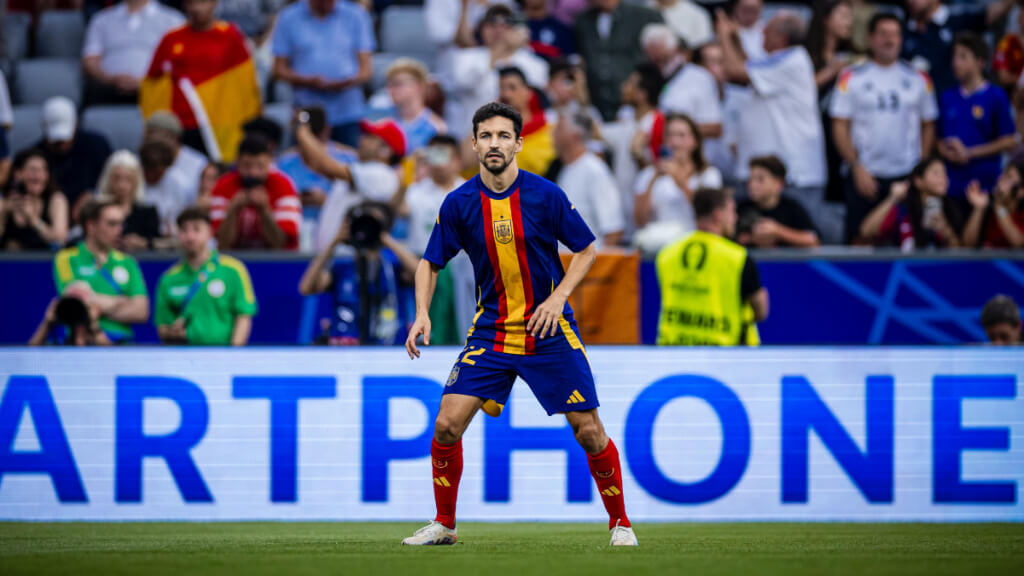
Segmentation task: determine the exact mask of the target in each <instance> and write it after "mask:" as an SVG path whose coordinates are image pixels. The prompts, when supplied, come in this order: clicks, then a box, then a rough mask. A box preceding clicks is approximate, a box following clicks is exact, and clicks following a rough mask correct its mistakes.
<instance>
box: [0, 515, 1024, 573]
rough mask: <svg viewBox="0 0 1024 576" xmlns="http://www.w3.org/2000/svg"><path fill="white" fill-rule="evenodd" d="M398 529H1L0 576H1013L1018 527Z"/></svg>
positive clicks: (1021, 542) (1022, 564) (1021, 554)
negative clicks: (631, 533)
mask: <svg viewBox="0 0 1024 576" xmlns="http://www.w3.org/2000/svg"><path fill="white" fill-rule="evenodd" d="M417 527H418V525H416V524H409V523H287V522H281V523H160V524H157V523H138V524H136V523H115V524H98V523H96V524H93V523H56V524H42V523H2V524H0V574H2V575H4V576H11V575H16V574H32V575H47V574H75V575H81V576H89V575H93V574H103V575H106V574H132V575H140V576H158V575H161V574H167V575H172V576H207V575H221V574H240V575H242V576H260V575H263V574H287V575H307V574H308V575H312V574H345V575H348V574H372V575H374V576H389V575H391V574H415V575H432V574H438V575H445V576H451V575H453V574H468V575H473V576H504V575H506V574H507V575H514V576H527V575H530V574H544V575H552V576H563V575H564V576H572V575H576V574H579V575H587V576H592V575H594V574H620V575H623V576H633V575H637V574H656V575H658V576H666V575H676V574H685V575H707V574H723V575H733V574H736V575H740V574H742V575H748V574H749V575H758V576H764V575H775V574H778V575H784V576H796V575H802V574H840V575H846V574H849V575H851V576H865V575H866V574H897V575H900V576H909V575H914V574H922V575H928V576H934V575H938V574H1000V575H1001V574H1024V524H760V523H752V524H704V523H700V524H640V525H638V526H637V527H636V531H637V535H638V537H639V539H640V547H639V548H634V549H611V548H609V547H608V533H607V531H606V530H605V528H604V526H603V525H599V524H596V523H594V524H497V523H496V524H480V523H468V522H467V523H463V524H460V525H459V537H460V541H459V543H458V544H457V545H455V546H451V547H438V548H404V547H402V546H400V545H399V542H400V541H401V539H402V538H403V537H405V536H407V535H409V534H411V533H412V532H413V530H415V529H416V528H417Z"/></svg>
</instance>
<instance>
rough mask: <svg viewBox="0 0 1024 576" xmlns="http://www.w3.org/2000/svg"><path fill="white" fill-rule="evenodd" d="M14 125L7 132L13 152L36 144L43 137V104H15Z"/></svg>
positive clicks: (13, 110) (13, 111)
mask: <svg viewBox="0 0 1024 576" xmlns="http://www.w3.org/2000/svg"><path fill="white" fill-rule="evenodd" d="M11 112H12V113H13V114H14V126H12V127H11V130H10V132H8V133H7V138H8V143H9V145H10V147H11V151H12V152H15V153H16V152H19V151H21V150H24V149H25V148H28V147H29V146H31V145H33V144H35V143H36V142H38V141H39V139H40V138H42V137H43V129H42V119H43V109H42V106H38V105H35V104H29V105H27V106H15V107H14V108H13V109H12V111H11Z"/></svg>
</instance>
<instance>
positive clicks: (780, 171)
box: [750, 154, 786, 182]
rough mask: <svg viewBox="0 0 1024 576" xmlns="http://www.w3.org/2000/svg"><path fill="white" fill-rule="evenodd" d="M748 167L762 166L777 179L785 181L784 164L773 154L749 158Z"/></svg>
mask: <svg viewBox="0 0 1024 576" xmlns="http://www.w3.org/2000/svg"><path fill="white" fill-rule="evenodd" d="M750 168H751V169H754V168H762V169H764V170H767V171H768V173H769V174H771V175H772V176H773V177H775V178H776V179H778V180H782V181H783V182H785V181H786V164H785V163H783V162H782V160H779V157H778V156H776V155H774V154H769V155H767V156H755V157H753V158H751V159H750Z"/></svg>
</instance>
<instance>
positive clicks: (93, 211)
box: [79, 198, 117, 229]
mask: <svg viewBox="0 0 1024 576" xmlns="http://www.w3.org/2000/svg"><path fill="white" fill-rule="evenodd" d="M111 206H117V201H116V200H114V199H113V198H107V199H101V198H91V199H89V200H87V201H86V202H85V204H83V205H82V211H81V212H80V213H79V218H80V219H81V220H82V228H83V229H88V227H89V224H94V223H95V222H96V221H97V220H99V219H100V216H102V215H103V211H104V210H106V209H107V208H110V207H111Z"/></svg>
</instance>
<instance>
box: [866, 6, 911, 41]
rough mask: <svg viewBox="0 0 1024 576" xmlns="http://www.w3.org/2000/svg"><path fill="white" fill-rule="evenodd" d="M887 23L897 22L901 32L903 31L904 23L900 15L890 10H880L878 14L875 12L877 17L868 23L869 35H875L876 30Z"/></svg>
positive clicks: (873, 17)
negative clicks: (883, 23)
mask: <svg viewBox="0 0 1024 576" xmlns="http://www.w3.org/2000/svg"><path fill="white" fill-rule="evenodd" d="M887 21H891V22H895V23H896V25H897V26H899V27H900V29H901V30H902V29H903V21H902V20H900V17H899V15H898V14H896V13H895V12H891V11H888V10H879V11H878V12H875V15H874V16H872V17H871V20H869V21H868V35H871V34H874V33H875V30H877V29H878V25H879V24H881V23H882V22H887Z"/></svg>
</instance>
